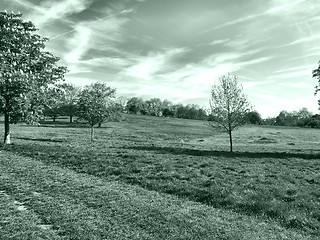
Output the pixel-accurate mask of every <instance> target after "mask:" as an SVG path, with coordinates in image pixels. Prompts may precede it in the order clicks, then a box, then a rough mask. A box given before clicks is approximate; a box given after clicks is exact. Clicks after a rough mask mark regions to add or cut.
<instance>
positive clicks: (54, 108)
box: [43, 87, 64, 122]
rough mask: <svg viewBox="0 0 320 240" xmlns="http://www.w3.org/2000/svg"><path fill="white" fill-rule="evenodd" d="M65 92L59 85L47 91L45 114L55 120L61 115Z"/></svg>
mask: <svg viewBox="0 0 320 240" xmlns="http://www.w3.org/2000/svg"><path fill="white" fill-rule="evenodd" d="M63 101H64V93H63V92H62V91H61V89H59V88H58V87H51V88H49V89H47V91H46V92H45V100H44V112H43V113H44V115H45V116H49V117H51V118H52V120H53V122H55V121H56V118H57V117H59V116H60V115H61V107H62V104H63Z"/></svg>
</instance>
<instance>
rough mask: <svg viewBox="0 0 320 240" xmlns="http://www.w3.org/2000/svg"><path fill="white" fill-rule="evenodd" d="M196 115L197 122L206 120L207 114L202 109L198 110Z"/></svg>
mask: <svg viewBox="0 0 320 240" xmlns="http://www.w3.org/2000/svg"><path fill="white" fill-rule="evenodd" d="M197 115H198V117H197V119H199V120H207V119H208V116H207V112H206V111H205V110H204V109H203V108H199V109H198V114H197Z"/></svg>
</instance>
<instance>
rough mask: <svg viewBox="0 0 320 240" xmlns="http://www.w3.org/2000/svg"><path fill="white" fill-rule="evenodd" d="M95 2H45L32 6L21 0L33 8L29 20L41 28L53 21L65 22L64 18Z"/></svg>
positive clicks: (74, 0)
mask: <svg viewBox="0 0 320 240" xmlns="http://www.w3.org/2000/svg"><path fill="white" fill-rule="evenodd" d="M92 1H93V0H60V1H59V2H57V1H45V2H42V4H40V5H32V4H31V3H30V2H28V1H23V0H20V3H23V4H26V5H28V6H30V7H31V6H32V7H33V11H32V12H31V13H30V14H29V18H30V19H31V20H32V21H33V22H34V23H35V24H36V26H38V27H39V28H41V27H42V26H43V25H44V24H46V23H48V22H51V21H53V20H57V19H58V20H60V21H61V20H62V21H63V20H64V17H65V16H67V15H70V14H73V13H78V12H82V11H83V10H85V9H86V8H87V7H88V6H89V4H90V3H91V2H92Z"/></svg>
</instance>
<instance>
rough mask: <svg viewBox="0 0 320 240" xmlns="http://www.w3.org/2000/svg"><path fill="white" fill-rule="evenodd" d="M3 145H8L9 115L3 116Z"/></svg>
mask: <svg viewBox="0 0 320 240" xmlns="http://www.w3.org/2000/svg"><path fill="white" fill-rule="evenodd" d="M3 142H4V144H10V143H11V141H10V115H9V113H5V114H4V141H3Z"/></svg>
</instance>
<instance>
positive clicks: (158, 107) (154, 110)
mask: <svg viewBox="0 0 320 240" xmlns="http://www.w3.org/2000/svg"><path fill="white" fill-rule="evenodd" d="M146 107H147V113H148V114H149V115H151V116H157V117H159V116H161V115H162V101H161V100H160V99H159V98H152V99H150V100H148V101H146Z"/></svg>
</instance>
